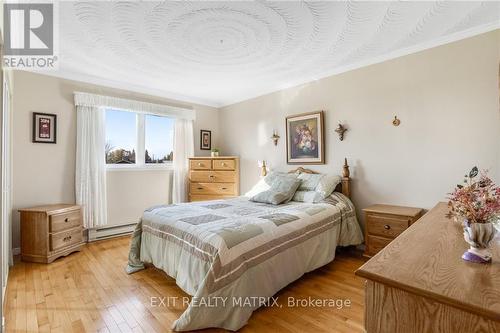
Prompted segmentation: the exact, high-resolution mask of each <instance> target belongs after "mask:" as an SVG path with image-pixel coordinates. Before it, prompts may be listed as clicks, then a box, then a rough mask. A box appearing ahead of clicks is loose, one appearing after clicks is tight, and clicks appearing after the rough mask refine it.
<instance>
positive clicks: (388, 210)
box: [363, 204, 423, 217]
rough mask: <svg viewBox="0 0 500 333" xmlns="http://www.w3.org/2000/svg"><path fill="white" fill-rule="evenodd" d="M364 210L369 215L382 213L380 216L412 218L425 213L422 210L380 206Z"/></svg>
mask: <svg viewBox="0 0 500 333" xmlns="http://www.w3.org/2000/svg"><path fill="white" fill-rule="evenodd" d="M363 210H364V211H365V212H368V213H380V214H390V215H401V216H411V217H416V216H418V215H420V214H421V213H422V212H423V209H422V208H415V207H404V206H393V205H380V204H377V205H372V206H370V207H366V208H364V209H363Z"/></svg>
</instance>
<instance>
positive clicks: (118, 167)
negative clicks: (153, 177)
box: [106, 163, 174, 172]
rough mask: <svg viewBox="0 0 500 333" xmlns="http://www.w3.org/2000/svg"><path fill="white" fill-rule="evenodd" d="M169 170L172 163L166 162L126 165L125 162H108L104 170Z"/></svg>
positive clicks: (172, 167)
mask: <svg viewBox="0 0 500 333" xmlns="http://www.w3.org/2000/svg"><path fill="white" fill-rule="evenodd" d="M161 170H165V171H171V170H174V166H173V165H172V163H168V164H151V165H147V164H146V165H127V164H125V165H124V164H108V165H106V171H107V172H108V171H111V172H115V171H161Z"/></svg>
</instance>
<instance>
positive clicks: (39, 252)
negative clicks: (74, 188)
mask: <svg viewBox="0 0 500 333" xmlns="http://www.w3.org/2000/svg"><path fill="white" fill-rule="evenodd" d="M19 212H20V213H21V259H22V260H23V261H31V262H39V263H50V262H52V261H54V260H56V259H57V258H59V257H62V256H66V255H68V254H70V253H71V252H74V251H80V249H81V247H82V245H83V244H84V241H83V224H82V218H81V211H80V206H77V205H68V204H59V205H47V206H39V207H32V208H25V209H19Z"/></svg>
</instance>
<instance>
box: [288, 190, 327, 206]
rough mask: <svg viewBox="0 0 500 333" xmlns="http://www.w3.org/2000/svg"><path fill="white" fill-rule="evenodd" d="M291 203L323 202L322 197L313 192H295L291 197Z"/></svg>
mask: <svg viewBox="0 0 500 333" xmlns="http://www.w3.org/2000/svg"><path fill="white" fill-rule="evenodd" d="M292 200H293V201H300V202H308V203H316V202H320V201H321V200H323V196H322V195H321V194H319V193H318V192H315V191H300V190H299V191H297V192H295V194H294V195H293V199H292Z"/></svg>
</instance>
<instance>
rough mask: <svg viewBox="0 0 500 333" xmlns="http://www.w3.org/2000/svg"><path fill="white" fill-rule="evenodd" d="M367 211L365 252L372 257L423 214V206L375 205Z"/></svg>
mask: <svg viewBox="0 0 500 333" xmlns="http://www.w3.org/2000/svg"><path fill="white" fill-rule="evenodd" d="M363 211H364V212H365V246H366V247H365V253H364V255H365V256H367V257H371V256H373V255H375V254H377V253H378V252H379V251H380V250H382V249H383V248H384V247H385V246H386V245H387V244H389V243H390V242H391V241H392V240H393V239H395V238H396V237H397V236H399V235H400V234H401V233H402V232H403V231H405V230H406V229H408V227H409V226H410V225H412V223H414V222H415V221H416V220H418V219H419V218H420V216H422V214H423V212H424V210H423V209H422V208H413V207H403V206H392V205H373V206H370V207H367V208H365V209H363Z"/></svg>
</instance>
